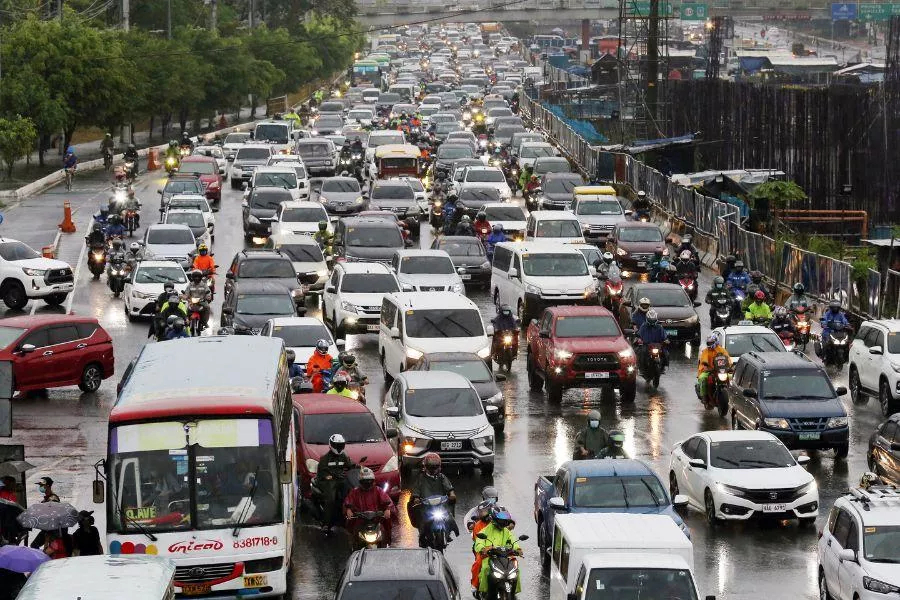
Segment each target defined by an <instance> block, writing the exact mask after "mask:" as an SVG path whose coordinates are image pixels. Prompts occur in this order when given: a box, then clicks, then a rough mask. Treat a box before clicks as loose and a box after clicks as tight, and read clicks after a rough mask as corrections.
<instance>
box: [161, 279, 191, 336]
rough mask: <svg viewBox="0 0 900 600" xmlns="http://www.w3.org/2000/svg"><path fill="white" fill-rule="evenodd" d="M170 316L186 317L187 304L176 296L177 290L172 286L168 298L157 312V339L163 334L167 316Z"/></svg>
mask: <svg viewBox="0 0 900 600" xmlns="http://www.w3.org/2000/svg"><path fill="white" fill-rule="evenodd" d="M171 316H175V317H178V318H180V319H187V305H186V304H185V303H184V302H183V301H182V300H181V298H180V297H179V296H178V292H176V291H175V290H174V288H173V289H172V291H171V292H169V297H168V299H167V300H166V301H165V302H164V303H163V305H162V306H161V307H160V309H159V314H158V316H157V321H156V322H157V327H156V337H157V339H160V338H161V337H162V336H163V335H165V331H166V330H165V327H166V325H167V324H168V322H169V317H171Z"/></svg>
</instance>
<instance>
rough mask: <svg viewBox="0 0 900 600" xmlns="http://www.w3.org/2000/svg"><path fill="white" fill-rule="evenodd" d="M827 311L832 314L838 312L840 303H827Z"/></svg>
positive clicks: (834, 301)
mask: <svg viewBox="0 0 900 600" xmlns="http://www.w3.org/2000/svg"><path fill="white" fill-rule="evenodd" d="M828 310H830V311H831V312H833V313H835V312H838V311H839V310H841V303H840V302H839V301H837V300H832V301H831V302H829V303H828Z"/></svg>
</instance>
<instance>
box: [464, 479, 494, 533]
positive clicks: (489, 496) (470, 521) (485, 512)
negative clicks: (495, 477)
mask: <svg viewBox="0 0 900 600" xmlns="http://www.w3.org/2000/svg"><path fill="white" fill-rule="evenodd" d="M499 501H500V493H499V492H498V491H497V488H495V487H494V486H492V485H489V486H487V487H485V488H483V489H482V490H481V502H479V503H478V504H477V505H476V506H475V507H473V508H471V509H470V510H469V512H467V513H466V516H465V518H464V519H463V522H464V523H465V524H466V529H468V530H469V531H471V532H472V539H473V540H474V539H475V537H476V536H477V535H478V533H479V532H480V531H481V530H482V529H484V528H485V526H486V525H487V524H488V523H490V521H491V514H492V513H493V508H494V507H495V506H496V505H497V502H499Z"/></svg>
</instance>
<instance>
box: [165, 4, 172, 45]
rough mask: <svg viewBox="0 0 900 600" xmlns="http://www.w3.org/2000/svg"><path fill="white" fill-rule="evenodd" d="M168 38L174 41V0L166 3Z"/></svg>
mask: <svg viewBox="0 0 900 600" xmlns="http://www.w3.org/2000/svg"><path fill="white" fill-rule="evenodd" d="M166 32H167V34H166V36H167V37H168V39H170V40H171V39H172V0H168V2H167V3H166Z"/></svg>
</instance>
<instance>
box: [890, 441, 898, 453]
mask: <svg viewBox="0 0 900 600" xmlns="http://www.w3.org/2000/svg"><path fill="white" fill-rule="evenodd" d="M891 450H894V451H897V450H900V442H891Z"/></svg>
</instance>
